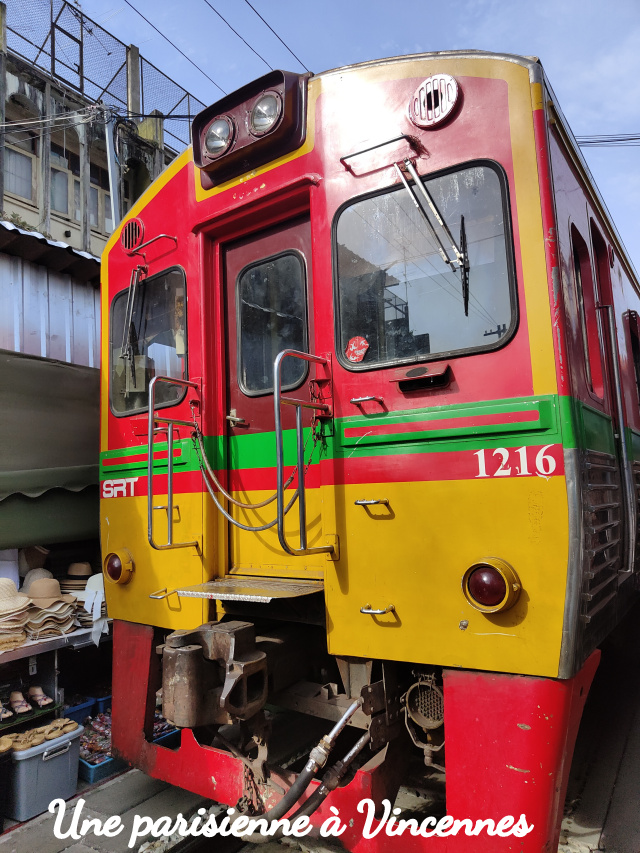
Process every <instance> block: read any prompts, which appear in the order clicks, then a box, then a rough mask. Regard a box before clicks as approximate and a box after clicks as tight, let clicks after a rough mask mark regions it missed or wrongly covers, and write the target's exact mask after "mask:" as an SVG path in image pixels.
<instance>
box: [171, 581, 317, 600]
mask: <svg viewBox="0 0 640 853" xmlns="http://www.w3.org/2000/svg"><path fill="white" fill-rule="evenodd" d="M323 590H324V583H323V582H322V581H317V580H316V581H303V580H295V581H290V580H282V579H281V578H254V577H247V576H240V575H233V576H227V577H226V578H220V579H219V580H213V581H208V582H207V583H201V584H196V586H185V587H181V588H178V589H176V590H175V591H176V592H177V593H178V595H179V596H180V597H181V598H214V599H216V600H218V601H255V602H259V603H261V604H268V603H269V602H270V601H272V600H273V599H274V598H299V597H300V596H302V595H311V593H313V592H322V591H323Z"/></svg>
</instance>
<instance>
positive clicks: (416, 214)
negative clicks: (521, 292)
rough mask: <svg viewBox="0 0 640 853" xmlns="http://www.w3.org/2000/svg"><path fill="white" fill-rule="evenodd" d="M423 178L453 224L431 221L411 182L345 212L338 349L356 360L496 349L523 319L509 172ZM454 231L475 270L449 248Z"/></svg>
mask: <svg viewBox="0 0 640 853" xmlns="http://www.w3.org/2000/svg"><path fill="white" fill-rule="evenodd" d="M424 184H425V186H426V188H427V190H428V194H429V196H430V197H431V199H432V200H433V202H434V203H435V208H436V210H437V212H438V213H439V215H440V216H441V217H442V220H443V223H444V225H445V226H446V228H443V227H442V226H441V225H440V224H439V223H438V221H437V219H436V217H435V216H430V219H429V221H425V213H424V211H423V210H421V209H420V208H419V207H418V206H417V204H416V202H415V201H414V196H413V195H412V193H411V192H410V191H409V190H408V189H407V188H405V187H400V188H399V189H394V190H393V191H391V192H385V193H384V194H380V195H377V196H375V197H372V198H367V199H363V200H361V201H357V202H355V203H354V204H352V205H350V206H349V207H347V208H346V209H344V210H343V211H342V213H341V214H340V216H339V219H338V223H337V230H336V239H337V253H338V326H339V347H338V351H339V356H340V358H341V360H342V361H343V363H345V364H346V365H348V366H354V367H362V368H366V367H373V366H378V365H384V364H388V363H391V362H397V361H416V360H424V359H425V358H438V357H442V356H444V355H451V354H457V353H460V352H463V351H467V350H481V349H488V348H495V346H496V344H497V343H500V342H501V341H502V340H503V339H504V338H505V336H506V335H508V334H509V333H510V332H511V331H512V330H513V328H514V327H515V299H514V294H513V288H512V285H511V276H510V273H509V267H510V264H509V252H508V249H507V245H508V244H507V233H508V232H507V227H508V219H507V214H506V210H507V207H506V198H505V188H504V187H505V184H504V181H503V179H502V177H501V174H499V173H498V171H497V169H496V168H495V167H494V166H490V165H484V164H483V165H473V166H469V167H466V168H463V169H459V170H457V171H455V172H451V173H449V174H446V175H441V176H439V177H433V178H429V179H428V180H425V181H424ZM450 238H453V242H454V243H455V245H456V246H457V247H460V246H466V257H465V263H467V262H468V267H469V269H468V274H464V273H463V272H462V271H461V269H460V266H461V265H460V264H459V263H458V264H456V263H447V261H446V260H445V258H446V257H447V255H446V254H445V255H444V257H443V251H442V246H443V245H444V246H451V245H452V241H451V239H450ZM509 251H510V249H509ZM450 257H451V258H454V257H455V252H454V250H453V249H452V250H451V252H450Z"/></svg>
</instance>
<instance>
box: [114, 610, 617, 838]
mask: <svg viewBox="0 0 640 853" xmlns="http://www.w3.org/2000/svg"><path fill="white" fill-rule="evenodd" d="M113 642H114V661H115V665H114V671H113V748H114V752H115V753H116V754H117V755H118V756H120V757H122V758H124V759H126V760H127V761H128V762H130V763H131V764H133V765H134V766H136V767H140V768H141V769H142V770H144V771H145V772H146V773H147V774H149V775H150V776H153V777H154V778H156V779H162V780H164V781H167V782H171V784H173V785H178V786H180V787H183V788H187V789H188V790H190V791H193V792H195V793H197V794H200V795H202V796H204V797H209V798H212V799H215V800H217V801H218V802H220V803H227V804H228V805H233V806H235V804H236V803H237V801H238V800H239V799H240V797H241V796H242V793H243V777H244V765H243V764H242V762H240V761H239V760H237V759H235V758H233V756H231V755H229V754H228V753H225V752H221V751H220V750H217V749H214V748H212V747H207V746H201V745H199V744H198V743H197V742H196V740H195V738H194V736H193V734H192V732H191V730H190V729H184V730H183V731H182V738H181V745H180V748H179V749H178V750H176V751H174V750H170V749H166V748H164V747H162V746H158V745H156V744H153V743H150V742H149V741H148V740H147V739H146V737H145V733H146V734H147V736H149V735H150V734H151V732H152V728H153V710H154V707H155V691H156V689H157V688H158V686H159V682H160V659H159V657H158V656H157V655H156V653H155V648H154V631H153V629H152V628H151V627H149V626H146V625H136V624H131V623H127V622H121V621H118V620H116V621H115V622H114V634H113ZM599 659H600V653H599V652H594V653H593V654H592V655H591V657H590V658H589V660H588V661H587V663H586V664H585V665H584V667H583V668H582V669H581V670H580V672H579V673H578V674H577V675H576V676H575V677H574V678H572V679H569V680H567V681H559V680H555V679H550V678H533V677H528V676H517V675H516V676H514V675H502V674H500V673H481V672H469V671H464V670H444V709H445V730H446V733H447V813H448V814H450V815H452V816H453V817H454V818H457V819H463V818H466V817H469V818H471V819H473V820H476V819H486V818H491V819H493V820H495V821H496V822H497V821H498V820H499V819H500V818H502V817H504V816H505V815H514V816H515V817H516V818H517V817H519V816H520V814H525V815H526V818H527V823H528V824H529V825H531V824H533V831H532V832H531V833H530V834H528V835H526V836H525V837H524V838H513V837H507V838H499V837H488V836H487V835H485V834H483V835H481V836H478V837H468V836H464V835H456V836H453V837H449V838H437V839H425V838H415V837H412V836H410V835H409V834H408V833H405V834H403V835H401V836H395V837H390V836H387V835H386V834H385V832H384V829H383V830H382V831H381V832H380V834H378V835H376V836H375V838H373V839H365V838H363V837H362V828H363V823H364V816H363V815H361V814H360V813H359V812H358V810H357V808H358V803H359V802H360V801H361V800H363V799H364V798H367V797H368V798H371V799H373V800H378V799H379V794H377V791H376V788H377V786H378V780H377V775H379V774H380V773H381V772H382V771H381V770H380V769H379V767H378V768H376V767H373V768H372V769H369V770H366V769H362V770H359V771H358V772H357V773H356V775H355V778H354V779H353V781H352V782H351V783H350V784H349V785H347V786H346V787H344V788H338V789H337V790H336V791H334V792H333V793H332V794H331V795H330V796H329V797H328V798H327V800H326V801H325V804H324V806H323V808H322V809H321V810H320V811H319V812H317V813H316V814H315V815H314V818H313V822H314V824H315V825H320V824H321V823H322V822H323V821H324V820H326V819H327V818H328V817H330V816H331V812H330V808H331V807H332V806H333V807H334V808H336V809H338V811H339V813H340V817H341V818H342V821H343V823H344V824H345V826H346V830H345V832H344V834H343V835H342V836H341V841H342V843H343V845H344V846H345V848H346V849H347V850H351V851H357V853H361V851H362V853H413V851H415V853H422V851H424V853H428V851H429V852H430V851H436V853H439V852H440V851H441V853H503V851H504V853H507V851H514V853H515V851H517V852H518V853H542V852H543V851H544V853H547V851H548V853H552V851H554V850H556V848H557V842H558V836H559V831H560V820H561V817H562V805H563V803H564V796H565V792H566V785H567V780H568V774H569V765H570V763H571V762H570V758H571V755H572V753H573V747H574V744H575V739H576V735H577V731H578V725H579V722H580V717H581V715H582V709H583V707H584V703H585V701H586V698H587V694H588V692H589V688H590V686H591V681H592V680H593V676H594V674H595V671H596V669H597V666H598V662H599ZM312 790H313V786H311V787H310V788H309V789H308V793H311V791H312Z"/></svg>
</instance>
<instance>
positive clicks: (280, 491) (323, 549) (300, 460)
mask: <svg viewBox="0 0 640 853" xmlns="http://www.w3.org/2000/svg"><path fill="white" fill-rule="evenodd" d="M285 358H299V359H302V360H303V361H311V362H314V363H315V364H324V365H328V364H329V361H328V359H326V358H323V357H322V356H318V355H311V354H310V353H308V352H299V351H298V350H292V349H285V350H283V351H282V352H280V353H278V355H277V356H276V359H275V361H274V362H273V406H274V414H275V429H276V464H277V476H278V484H277V495H278V497H277V503H276V505H277V513H278V539H279V540H280V545H282V548H283V549H284V551H285V552H286V553H287V554H291V555H292V556H293V557H301V556H304V555H306V554H332V553H333V552H334V550H335V549H334V547H333V545H321V546H318V547H317V548H308V547H307V504H306V495H305V485H304V437H303V428H302V410H303V409H314V410H316V411H319V412H324V413H325V415H328V414H329V413H330V412H331V407H330V406H328V405H327V404H326V403H312V402H309V403H308V402H306V401H304V400H298V399H295V398H293V397H283V396H282V387H281V386H282V362H283V361H284V359H285ZM283 403H284V404H286V405H288V406H295V408H296V447H297V463H296V467H297V469H298V518H299V521H300V547H299V548H292V547H291V546H290V545H289V543H288V542H287V537H286V535H285V532H284V516H285V505H284V441H283V434H282V416H281V411H280V409H281V406H282V404H283Z"/></svg>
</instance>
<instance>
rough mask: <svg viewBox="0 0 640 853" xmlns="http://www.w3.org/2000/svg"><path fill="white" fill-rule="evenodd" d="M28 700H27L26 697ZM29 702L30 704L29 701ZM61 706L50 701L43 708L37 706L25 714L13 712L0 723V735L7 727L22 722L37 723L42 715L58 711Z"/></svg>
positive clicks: (11, 727) (13, 726) (13, 727)
mask: <svg viewBox="0 0 640 853" xmlns="http://www.w3.org/2000/svg"><path fill="white" fill-rule="evenodd" d="M27 701H28V702H29V700H28V699H27ZM29 704H31V703H30V702H29ZM7 707H8V709H9V710H11V706H10V705H8V706H7ZM60 708H62V705H61V704H60V703H59V702H57V703H56V702H52V703H51V704H50V705H45V706H44V708H38V709H37V710H33V711H29V712H28V713H27V714H14V715H13V717H9V719H8V720H4V722H2V723H0V737H2V735H3V734H4V733H5V732H7V731H9V729H16V728H18V727H19V726H21V725H23V724H24V723H37V722H38V721H39V720H41V719H42V718H43V717H46V716H48V715H49V714H51V713H54V712H55V711H58V710H59V709H60Z"/></svg>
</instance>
